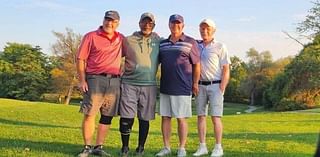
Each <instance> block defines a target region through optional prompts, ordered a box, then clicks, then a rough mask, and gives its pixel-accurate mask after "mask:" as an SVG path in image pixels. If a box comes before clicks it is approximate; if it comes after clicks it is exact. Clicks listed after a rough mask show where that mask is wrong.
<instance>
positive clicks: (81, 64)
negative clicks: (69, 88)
mask: <svg viewBox="0 0 320 157" xmlns="http://www.w3.org/2000/svg"><path fill="white" fill-rule="evenodd" d="M85 69H86V62H85V60H81V59H77V72H78V75H79V85H78V87H79V88H80V90H81V91H82V92H87V91H88V84H87V81H86V73H85Z"/></svg>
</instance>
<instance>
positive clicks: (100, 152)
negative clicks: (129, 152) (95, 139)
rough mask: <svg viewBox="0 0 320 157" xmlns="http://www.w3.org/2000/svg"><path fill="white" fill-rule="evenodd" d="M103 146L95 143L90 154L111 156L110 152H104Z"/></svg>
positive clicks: (103, 156)
mask: <svg viewBox="0 0 320 157" xmlns="http://www.w3.org/2000/svg"><path fill="white" fill-rule="evenodd" d="M102 148H103V146H102V145H96V146H94V148H93V150H92V154H93V155H96V156H102V157H111V155H110V154H108V153H106V152H105V151H103V149H102Z"/></svg>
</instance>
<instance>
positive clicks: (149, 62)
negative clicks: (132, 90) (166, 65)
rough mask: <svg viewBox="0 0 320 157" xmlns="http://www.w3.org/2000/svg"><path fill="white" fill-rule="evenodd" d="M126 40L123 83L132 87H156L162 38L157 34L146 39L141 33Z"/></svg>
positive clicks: (134, 34) (136, 33)
mask: <svg viewBox="0 0 320 157" xmlns="http://www.w3.org/2000/svg"><path fill="white" fill-rule="evenodd" d="M126 39H127V42H126V46H125V47H126V48H124V49H123V54H124V56H125V70H124V73H123V75H122V82H123V83H126V84H131V85H156V73H157V70H158V65H159V44H160V37H159V36H158V35H157V34H156V33H152V34H151V35H150V36H149V37H144V36H143V35H142V34H141V32H135V33H133V34H132V35H131V36H129V37H127V38H126Z"/></svg>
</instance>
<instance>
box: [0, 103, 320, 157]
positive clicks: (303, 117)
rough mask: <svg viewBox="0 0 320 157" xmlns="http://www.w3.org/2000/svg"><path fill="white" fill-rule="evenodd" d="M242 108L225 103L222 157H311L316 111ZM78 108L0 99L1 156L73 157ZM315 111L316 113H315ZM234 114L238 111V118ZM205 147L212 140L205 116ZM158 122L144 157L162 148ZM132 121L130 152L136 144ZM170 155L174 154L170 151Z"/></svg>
mask: <svg viewBox="0 0 320 157" xmlns="http://www.w3.org/2000/svg"><path fill="white" fill-rule="evenodd" d="M245 109H247V107H246V106H244V105H240V104H226V107H225V111H224V113H225V116H224V117H223V123H224V139H223V147H224V151H225V156H235V157H238V156H240V157H247V156H252V157H260V156H262V157H266V156H268V157H274V156H277V157H287V156H312V154H313V153H314V151H315V147H316V141H317V137H318V133H319V129H320V127H319V126H320V113H319V112H314V111H313V112H311V113H309V112H287V113H285V112H281V113H271V112H261V113H260V112H259V113H250V114H244V112H243V111H244V110H245ZM78 110H79V108H78V106H65V105H57V104H49V103H41V102H26V101H16V100H9V99H0V151H1V153H0V156H52V157H56V156H61V157H62V156H75V155H76V154H77V152H78V151H80V150H81V148H82V145H83V140H82V137H81V130H80V125H81V120H82V114H80V113H78ZM316 111H317V110H316ZM236 112H241V114H240V115H237V114H236ZM118 121H119V119H118V118H115V119H114V120H113V123H112V126H111V130H110V132H109V136H108V137H107V139H106V142H105V150H106V151H108V152H110V153H111V154H112V155H113V156H118V152H119V150H120V147H121V142H120V141H121V140H120V134H119V131H118V126H119V124H118ZM207 122H208V134H207V145H208V147H209V149H210V150H211V149H212V148H213V144H214V139H213V131H212V125H211V120H210V118H208V119H207ZM160 123H161V118H160V117H159V116H157V117H156V120H154V121H152V122H151V129H150V134H149V137H148V140H147V144H146V153H145V156H147V157H148V156H154V154H156V153H157V152H158V151H159V150H160V149H161V147H162V136H161V127H160ZM188 123H189V136H188V143H187V151H188V154H189V156H191V155H192V153H193V152H194V151H195V150H196V149H197V145H198V136H197V118H196V117H195V116H194V117H192V118H190V119H189V120H188ZM172 127H173V130H172V131H173V134H172V138H171V145H172V149H173V151H174V152H175V151H176V150H177V146H178V136H177V133H176V130H177V123H176V120H174V121H173V124H172ZM137 128H138V125H137V121H135V124H134V128H133V132H132V134H131V140H130V148H131V150H132V151H134V149H135V147H136V145H137V136H138V135H137ZM172 156H176V155H175V154H174V153H173V155H172Z"/></svg>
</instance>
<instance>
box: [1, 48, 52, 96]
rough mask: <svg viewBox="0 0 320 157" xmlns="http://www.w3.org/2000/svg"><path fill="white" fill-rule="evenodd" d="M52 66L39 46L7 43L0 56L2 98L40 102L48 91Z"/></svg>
mask: <svg viewBox="0 0 320 157" xmlns="http://www.w3.org/2000/svg"><path fill="white" fill-rule="evenodd" d="M49 71H50V65H49V61H48V58H47V56H46V55H45V54H44V53H43V52H41V48H40V47H39V46H36V47H32V46H31V45H28V44H18V43H7V45H6V46H5V48H4V51H3V53H1V54H0V81H1V86H0V96H1V97H7V98H15V99H22V100H39V99H40V96H41V94H42V93H44V92H45V91H46V90H47V86H48V82H49Z"/></svg>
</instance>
